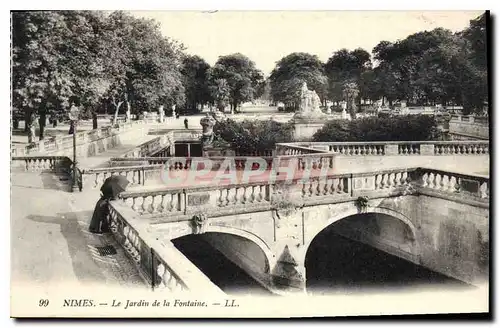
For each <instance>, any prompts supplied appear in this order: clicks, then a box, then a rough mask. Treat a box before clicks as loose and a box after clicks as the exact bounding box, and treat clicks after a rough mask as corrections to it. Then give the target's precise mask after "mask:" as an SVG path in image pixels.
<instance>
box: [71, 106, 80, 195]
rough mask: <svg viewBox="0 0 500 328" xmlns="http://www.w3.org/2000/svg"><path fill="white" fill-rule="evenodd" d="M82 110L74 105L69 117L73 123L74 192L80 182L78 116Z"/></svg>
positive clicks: (72, 187)
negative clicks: (78, 179) (78, 171)
mask: <svg viewBox="0 0 500 328" xmlns="http://www.w3.org/2000/svg"><path fill="white" fill-rule="evenodd" d="M79 114H80V111H79V110H78V108H77V107H75V106H73V107H72V108H71V110H70V111H69V119H70V120H71V124H73V183H72V186H71V189H72V191H73V192H75V191H76V190H79V189H80V188H79V187H78V182H77V166H76V124H77V122H78V116H79Z"/></svg>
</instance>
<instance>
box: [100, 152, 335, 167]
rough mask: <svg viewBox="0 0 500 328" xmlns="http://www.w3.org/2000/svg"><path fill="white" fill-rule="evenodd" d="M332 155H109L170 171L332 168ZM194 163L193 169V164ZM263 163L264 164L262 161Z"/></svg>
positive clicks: (115, 162) (112, 161)
mask: <svg viewBox="0 0 500 328" xmlns="http://www.w3.org/2000/svg"><path fill="white" fill-rule="evenodd" d="M335 156H336V155H335V154H331V153H313V154H305V155H290V156H279V157H254V156H247V157H245V156H235V157H138V158H119V157H117V158H111V159H110V165H111V166H112V167H114V166H124V165H123V164H122V163H126V165H134V163H135V165H134V166H139V165H158V164H162V165H165V168H168V170H169V171H183V170H186V171H187V170H190V171H197V170H206V169H207V167H208V168H210V170H219V169H221V168H222V167H223V168H228V169H230V170H236V171H240V170H244V169H247V168H249V167H250V165H251V170H258V169H261V168H260V165H261V163H262V161H263V162H265V169H266V170H270V169H272V168H277V167H283V168H290V169H292V168H293V169H297V170H299V171H300V170H306V169H318V170H321V169H327V168H328V169H334V168H335V166H334V164H335ZM193 165H196V168H194V167H193ZM262 165H264V164H262Z"/></svg>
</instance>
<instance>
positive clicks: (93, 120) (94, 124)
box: [92, 112, 97, 130]
mask: <svg viewBox="0 0 500 328" xmlns="http://www.w3.org/2000/svg"><path fill="white" fill-rule="evenodd" d="M92 129H93V130H95V129H97V113H96V112H92Z"/></svg>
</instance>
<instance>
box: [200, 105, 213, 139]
mask: <svg viewBox="0 0 500 328" xmlns="http://www.w3.org/2000/svg"><path fill="white" fill-rule="evenodd" d="M215 122H216V121H215V119H214V118H213V117H212V116H210V114H209V113H207V115H206V116H205V117H203V118H202V119H201V120H200V125H201V127H202V129H203V131H202V134H201V145H202V147H203V148H206V147H207V146H210V145H211V144H212V143H213V141H214V130H213V128H214V125H215Z"/></svg>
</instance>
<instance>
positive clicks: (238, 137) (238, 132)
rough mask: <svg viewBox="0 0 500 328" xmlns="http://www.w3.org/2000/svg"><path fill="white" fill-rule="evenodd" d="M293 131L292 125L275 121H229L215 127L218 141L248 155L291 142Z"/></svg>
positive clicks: (219, 123)
mask: <svg viewBox="0 0 500 328" xmlns="http://www.w3.org/2000/svg"><path fill="white" fill-rule="evenodd" d="M293 131H294V127H293V125H292V124H290V123H279V122H275V121H251V120H244V121H243V122H241V123H239V122H235V121H233V120H231V119H227V120H224V121H218V122H217V123H216V124H215V126H214V134H215V136H216V138H217V139H219V140H224V141H225V142H226V143H228V144H229V145H230V146H231V148H232V149H233V150H235V151H236V152H237V153H238V154H248V155H250V154H255V153H256V152H261V151H270V150H273V149H274V148H275V146H276V143H279V142H291V141H292V140H293Z"/></svg>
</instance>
